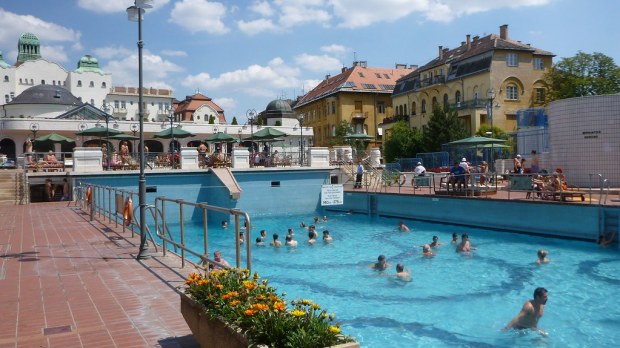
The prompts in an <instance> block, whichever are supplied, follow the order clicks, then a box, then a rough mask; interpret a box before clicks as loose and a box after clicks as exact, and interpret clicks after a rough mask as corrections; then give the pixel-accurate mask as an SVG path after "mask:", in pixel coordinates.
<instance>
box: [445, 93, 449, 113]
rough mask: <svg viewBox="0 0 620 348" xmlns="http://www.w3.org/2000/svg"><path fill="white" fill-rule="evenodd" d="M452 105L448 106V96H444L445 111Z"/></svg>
mask: <svg viewBox="0 0 620 348" xmlns="http://www.w3.org/2000/svg"><path fill="white" fill-rule="evenodd" d="M449 106H450V105H449V104H448V94H447V93H446V94H444V95H443V109H444V110H447V109H448V107H449Z"/></svg>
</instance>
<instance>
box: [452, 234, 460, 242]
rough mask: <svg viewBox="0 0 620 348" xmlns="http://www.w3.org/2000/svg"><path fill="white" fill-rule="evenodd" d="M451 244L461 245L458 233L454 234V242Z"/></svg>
mask: <svg viewBox="0 0 620 348" xmlns="http://www.w3.org/2000/svg"><path fill="white" fill-rule="evenodd" d="M451 243H452V244H458V243H459V235H458V234H457V233H456V232H454V233H452V242H451Z"/></svg>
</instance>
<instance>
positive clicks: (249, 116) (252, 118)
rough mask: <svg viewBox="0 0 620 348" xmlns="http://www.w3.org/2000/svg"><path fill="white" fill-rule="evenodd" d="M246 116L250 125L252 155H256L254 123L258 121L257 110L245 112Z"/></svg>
mask: <svg viewBox="0 0 620 348" xmlns="http://www.w3.org/2000/svg"><path fill="white" fill-rule="evenodd" d="M245 116H246V117H247V119H248V122H249V123H250V153H254V121H256V110H254V109H249V110H248V111H246V112H245Z"/></svg>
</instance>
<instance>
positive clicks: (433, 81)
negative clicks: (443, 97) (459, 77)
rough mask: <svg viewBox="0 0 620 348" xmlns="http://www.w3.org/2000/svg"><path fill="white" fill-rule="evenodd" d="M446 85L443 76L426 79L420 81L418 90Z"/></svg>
mask: <svg viewBox="0 0 620 348" xmlns="http://www.w3.org/2000/svg"><path fill="white" fill-rule="evenodd" d="M442 83H446V77H445V76H443V75H439V76H433V77H432V78H426V79H424V80H420V83H419V86H418V88H426V87H429V86H433V85H438V84H442Z"/></svg>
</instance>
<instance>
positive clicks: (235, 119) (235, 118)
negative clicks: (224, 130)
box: [230, 116, 239, 126]
mask: <svg viewBox="0 0 620 348" xmlns="http://www.w3.org/2000/svg"><path fill="white" fill-rule="evenodd" d="M230 124H231V125H233V126H236V125H238V124H239V123H237V117H235V116H233V119H232V122H231V123H230Z"/></svg>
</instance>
